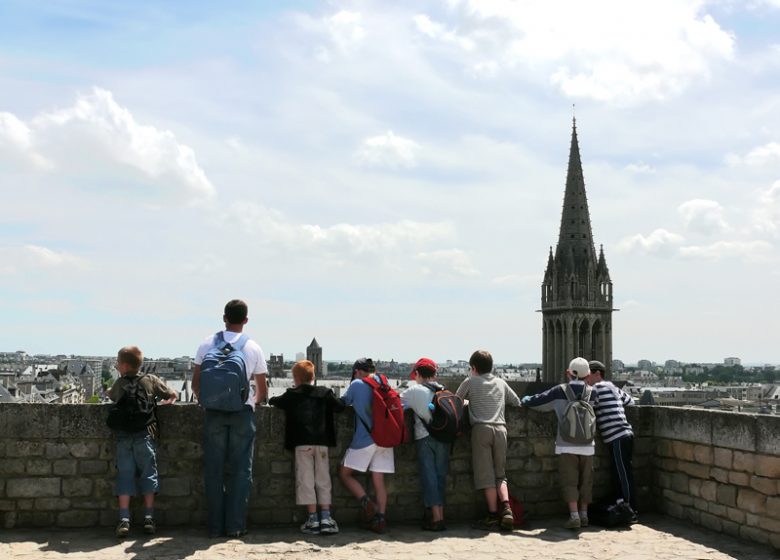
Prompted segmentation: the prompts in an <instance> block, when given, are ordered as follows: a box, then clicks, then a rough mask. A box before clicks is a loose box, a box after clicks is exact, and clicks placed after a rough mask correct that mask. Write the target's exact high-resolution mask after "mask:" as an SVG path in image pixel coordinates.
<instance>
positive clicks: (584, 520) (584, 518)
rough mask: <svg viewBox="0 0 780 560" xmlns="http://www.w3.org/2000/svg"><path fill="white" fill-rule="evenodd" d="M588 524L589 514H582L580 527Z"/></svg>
mask: <svg viewBox="0 0 780 560" xmlns="http://www.w3.org/2000/svg"><path fill="white" fill-rule="evenodd" d="M587 526H588V516H587V515H580V527H587Z"/></svg>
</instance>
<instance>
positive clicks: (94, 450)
mask: <svg viewBox="0 0 780 560" xmlns="http://www.w3.org/2000/svg"><path fill="white" fill-rule="evenodd" d="M70 454H71V456H72V457H75V458H77V459H96V458H97V457H98V455H99V454H100V444H99V443H98V442H95V441H77V442H73V443H71V444H70Z"/></svg>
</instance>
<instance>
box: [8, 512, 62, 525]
mask: <svg viewBox="0 0 780 560" xmlns="http://www.w3.org/2000/svg"><path fill="white" fill-rule="evenodd" d="M53 524H54V513H52V512H49V511H29V512H24V513H20V514H19V517H18V519H17V523H16V525H17V526H18V527H51V526H52V525H53Z"/></svg>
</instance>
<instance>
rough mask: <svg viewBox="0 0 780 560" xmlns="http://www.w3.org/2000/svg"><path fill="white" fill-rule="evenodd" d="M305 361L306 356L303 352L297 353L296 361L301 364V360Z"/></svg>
mask: <svg viewBox="0 0 780 560" xmlns="http://www.w3.org/2000/svg"><path fill="white" fill-rule="evenodd" d="M305 359H306V354H304V353H303V352H296V353H295V361H296V362H300V361H301V360H305Z"/></svg>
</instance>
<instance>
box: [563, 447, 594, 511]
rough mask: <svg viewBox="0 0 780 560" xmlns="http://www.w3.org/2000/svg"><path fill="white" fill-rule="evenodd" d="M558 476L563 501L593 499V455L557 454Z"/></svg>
mask: <svg viewBox="0 0 780 560" xmlns="http://www.w3.org/2000/svg"><path fill="white" fill-rule="evenodd" d="M558 478H560V480H561V494H563V500H564V501H565V502H580V503H581V504H589V503H591V502H592V501H593V455H575V454H573V453H562V454H561V455H558Z"/></svg>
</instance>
